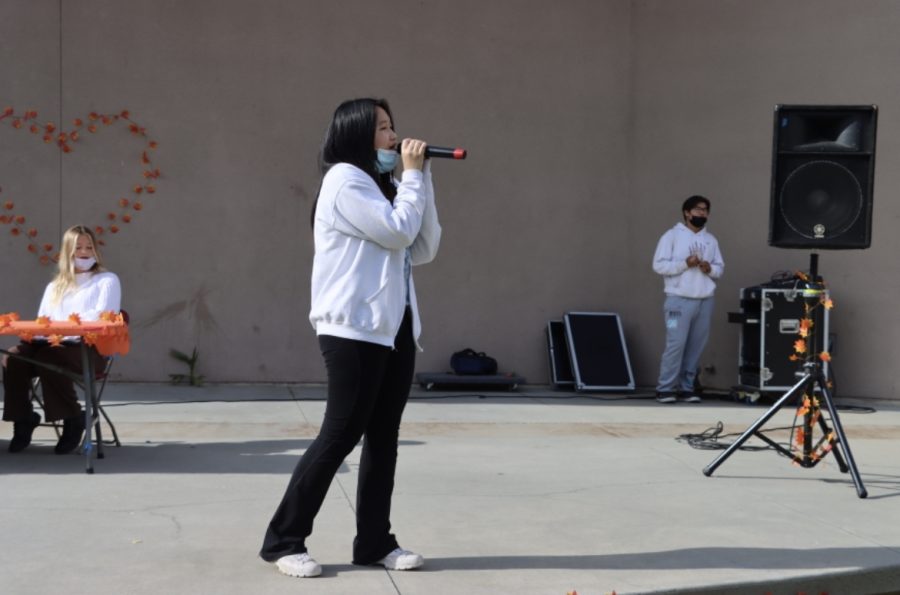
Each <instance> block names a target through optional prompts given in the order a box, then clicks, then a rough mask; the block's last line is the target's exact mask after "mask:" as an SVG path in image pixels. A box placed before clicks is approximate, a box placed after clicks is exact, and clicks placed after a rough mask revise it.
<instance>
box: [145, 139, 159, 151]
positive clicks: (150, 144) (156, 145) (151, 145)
mask: <svg viewBox="0 0 900 595" xmlns="http://www.w3.org/2000/svg"><path fill="white" fill-rule="evenodd" d="M147 146H148V147H150V148H151V149H155V148H156V147H158V146H159V143H158V142H156V141H155V140H152V141H150V142H149V143H147Z"/></svg>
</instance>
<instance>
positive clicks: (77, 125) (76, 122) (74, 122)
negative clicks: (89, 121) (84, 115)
mask: <svg viewBox="0 0 900 595" xmlns="http://www.w3.org/2000/svg"><path fill="white" fill-rule="evenodd" d="M83 124H84V122H82V121H81V118H75V119H74V120H72V125H73V126H75V128H81V126H82V125H83Z"/></svg>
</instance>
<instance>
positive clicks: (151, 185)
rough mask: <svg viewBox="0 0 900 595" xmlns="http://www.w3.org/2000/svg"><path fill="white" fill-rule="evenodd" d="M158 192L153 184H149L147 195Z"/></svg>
mask: <svg viewBox="0 0 900 595" xmlns="http://www.w3.org/2000/svg"><path fill="white" fill-rule="evenodd" d="M155 192H156V186H154V185H153V184H147V193H148V194H154V193H155Z"/></svg>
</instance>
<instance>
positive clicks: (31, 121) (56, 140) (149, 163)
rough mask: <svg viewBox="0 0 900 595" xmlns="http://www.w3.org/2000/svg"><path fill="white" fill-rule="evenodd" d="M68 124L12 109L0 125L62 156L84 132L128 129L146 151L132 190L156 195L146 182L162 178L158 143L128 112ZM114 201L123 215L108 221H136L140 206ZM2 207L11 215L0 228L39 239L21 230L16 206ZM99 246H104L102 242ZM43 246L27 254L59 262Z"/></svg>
mask: <svg viewBox="0 0 900 595" xmlns="http://www.w3.org/2000/svg"><path fill="white" fill-rule="evenodd" d="M4 121H5V122H4ZM69 122H70V124H69V125H70V128H69V129H68V130H66V129H65V128H64V127H58V126H57V125H56V124H55V123H54V122H45V123H40V122H39V121H38V112H37V111H36V110H32V109H29V110H26V111H24V112H20V113H17V111H16V109H15V108H14V107H12V106H10V107H7V108H5V109H4V111H3V112H2V113H0V124H3V123H6V124H7V125H9V126H11V127H12V128H15V129H19V128H24V129H25V130H29V131H30V133H31V134H34V135H36V136H38V137H39V138H41V139H42V140H43V141H44V142H45V143H47V144H52V145H56V146H57V147H58V149H59V151H60V152H61V153H63V154H68V153H72V152H73V151H74V150H75V149H76V148H77V146H76V144H75V143H76V141H78V140H79V138H80V136H81V135H83V133H84V131H85V130H87V131H88V132H90V133H98V132H100V130H99V129H98V125H101V124H102V126H104V127H110V128H114V127H115V126H116V125H125V126H126V127H127V129H128V131H129V132H130V133H131V134H132V135H136V136H137V137H138V138H139V139H140V141H139V142H141V143H142V144H143V147H141V148H139V149H138V151H137V157H138V158H139V159H140V161H139V163H140V170H138V171H139V173H140V180H141V181H142V183H141V184H134V185H133V186H132V190H133V192H134V193H135V194H143V193H146V194H154V193H155V192H156V191H157V188H156V186H155V185H147V184H146V181H148V180H155V179H158V178H160V177H161V173H160V170H159V169H158V168H156V167H155V164H154V162H153V158H152V150H154V149H156V148H157V146H158V143H157V141H155V140H152V139H150V138H148V136H147V130H146V128H144V127H143V126H140V125H139V124H138V123H137V122H135V121H134V120H132V119H131V113H130V112H129V111H128V110H120V111H118V112H116V113H100V112H97V111H92V112H90V113H89V114H88V115H87V117H85V118H74V119H72V120H70V121H69ZM81 144H83V142H82V143H78V145H81ZM0 191H2V190H0ZM120 196H121V195H120ZM115 200H117V202H118V207H119V209H120V211H119V212H118V213H117V214H116V216H115V218H113V217H109V220H110V221H120V220H124V221H126V222H130V221H133V220H134V219H136V217H135V216H134V214H133V213H131V209H132V207H134V210H135V211H140V210H141V207H140V206H136V205H132V203H131V201H129V200H128V199H119V198H116V199H115ZM3 207H4V208H5V209H6V211H10V212H9V213H7V214H5V215H2V216H0V224H2V225H10V226H11V228H10V234H11V235H12V236H14V237H23V236H24V237H28V238H35V237H36V236H37V235H39V234H38V231H37V229H36V228H33V227H32V228H31V229H28V230H26V229H23V228H21V227H20V226H23V225H24V223H25V217H24V216H22V215H20V214H18V213H16V212H15V211H14V209H15V206H14V203H13V202H12V201H6V203H3ZM126 209H127V210H128V212H129V213H130V214H129V215H128V217H127V218H124V217H123V215H124V212H123V211H124V210H126ZM98 227H99V226H98ZM108 231H109V232H110V233H116V232H118V231H119V228H118V227H116V226H111V228H110V229H108ZM98 243H100V245H103V243H102V242H98ZM44 246H45V247H44V250H43V252H42V251H41V244H38V243H36V242H28V243H27V244H26V246H25V247H26V249H27V250H28V252H30V253H32V254H35V256H37V257H38V259H39V261H40V263H41V264H42V265H46V264H50V263H51V262H55V261H58V259H59V258H58V255H55V256H53V257H51V256H49V255H47V254H44V252H50V251H52V247H51V248H46V245H44Z"/></svg>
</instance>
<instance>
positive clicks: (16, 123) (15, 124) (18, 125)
mask: <svg viewBox="0 0 900 595" xmlns="http://www.w3.org/2000/svg"><path fill="white" fill-rule="evenodd" d="M12 127H13V128H15V129H17V130H18V129H19V128H21V127H22V120H19V119H18V118H16V119H15V120H13V123H12Z"/></svg>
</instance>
